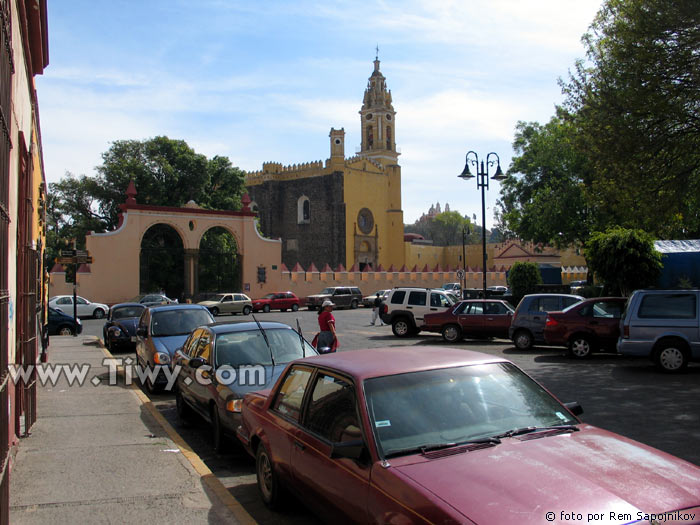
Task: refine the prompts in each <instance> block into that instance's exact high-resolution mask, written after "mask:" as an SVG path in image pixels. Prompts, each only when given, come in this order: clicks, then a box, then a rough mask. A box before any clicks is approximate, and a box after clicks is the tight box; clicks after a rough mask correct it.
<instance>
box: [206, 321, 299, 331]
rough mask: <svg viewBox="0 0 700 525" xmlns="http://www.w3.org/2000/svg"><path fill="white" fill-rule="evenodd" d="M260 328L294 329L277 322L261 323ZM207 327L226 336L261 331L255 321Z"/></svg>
mask: <svg viewBox="0 0 700 525" xmlns="http://www.w3.org/2000/svg"><path fill="white" fill-rule="evenodd" d="M260 326H262V328H263V330H279V329H287V330H291V329H292V327H291V326H289V325H287V324H284V323H277V322H275V321H261V322H260ZM207 327H208V328H209V329H210V330H211V331H212V332H214V333H215V334H226V333H229V332H247V331H250V330H259V328H258V324H257V323H256V322H255V321H238V322H236V321H234V322H231V321H222V322H219V323H212V324H210V325H207Z"/></svg>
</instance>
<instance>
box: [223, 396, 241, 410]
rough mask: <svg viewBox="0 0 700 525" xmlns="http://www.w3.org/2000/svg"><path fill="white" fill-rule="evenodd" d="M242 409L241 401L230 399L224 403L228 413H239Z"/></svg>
mask: <svg viewBox="0 0 700 525" xmlns="http://www.w3.org/2000/svg"><path fill="white" fill-rule="evenodd" d="M242 407H243V400H242V399H230V400H229V401H228V402H227V403H226V410H228V411H229V412H240V411H241V408H242Z"/></svg>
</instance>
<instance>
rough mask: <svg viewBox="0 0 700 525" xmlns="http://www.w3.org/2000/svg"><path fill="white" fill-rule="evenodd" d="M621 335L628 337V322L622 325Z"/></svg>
mask: <svg viewBox="0 0 700 525" xmlns="http://www.w3.org/2000/svg"><path fill="white" fill-rule="evenodd" d="M622 337H623V338H625V339H629V338H630V325H628V324H623V325H622Z"/></svg>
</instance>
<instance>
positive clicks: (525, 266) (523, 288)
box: [508, 261, 542, 298]
mask: <svg viewBox="0 0 700 525" xmlns="http://www.w3.org/2000/svg"><path fill="white" fill-rule="evenodd" d="M538 284H542V275H541V274H540V269H539V267H538V266H537V264H535V263H533V262H524V261H518V262H516V263H513V266H511V267H510V270H509V271H508V286H510V290H511V293H512V294H513V297H514V298H521V297H523V296H524V295H527V294H529V293H535V292H536V291H537V285H538Z"/></svg>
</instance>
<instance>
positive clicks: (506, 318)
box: [481, 301, 512, 339]
mask: <svg viewBox="0 0 700 525" xmlns="http://www.w3.org/2000/svg"><path fill="white" fill-rule="evenodd" d="M481 318H482V334H483V335H484V336H487V337H503V338H505V339H507V338H508V328H510V322H511V320H512V314H511V312H510V310H509V309H508V308H507V307H506V306H505V305H504V304H503V303H497V302H489V301H486V302H485V303H484V314H483V315H482V316H481Z"/></svg>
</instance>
